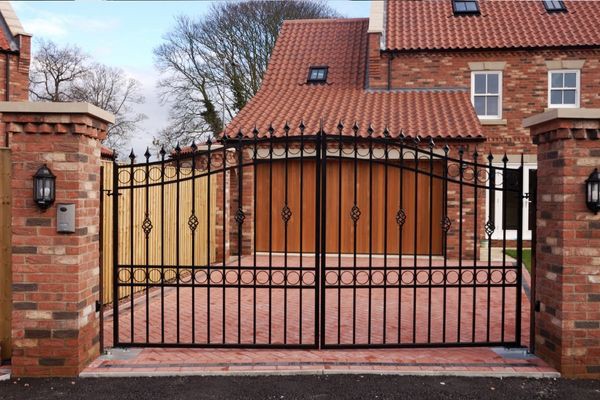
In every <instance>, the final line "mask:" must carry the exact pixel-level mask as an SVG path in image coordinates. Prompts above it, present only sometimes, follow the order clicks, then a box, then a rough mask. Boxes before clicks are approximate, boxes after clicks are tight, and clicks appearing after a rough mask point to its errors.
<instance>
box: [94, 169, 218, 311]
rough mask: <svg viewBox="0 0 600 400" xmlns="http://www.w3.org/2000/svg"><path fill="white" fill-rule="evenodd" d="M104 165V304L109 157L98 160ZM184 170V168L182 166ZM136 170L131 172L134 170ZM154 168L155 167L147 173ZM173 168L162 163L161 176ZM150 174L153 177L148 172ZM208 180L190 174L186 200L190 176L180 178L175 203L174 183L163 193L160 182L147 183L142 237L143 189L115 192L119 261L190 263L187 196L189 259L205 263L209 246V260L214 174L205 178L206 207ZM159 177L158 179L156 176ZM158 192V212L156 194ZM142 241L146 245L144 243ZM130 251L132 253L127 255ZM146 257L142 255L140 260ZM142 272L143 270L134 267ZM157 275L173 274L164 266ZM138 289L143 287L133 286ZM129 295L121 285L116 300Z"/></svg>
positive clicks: (108, 278) (108, 285) (108, 291)
mask: <svg viewBox="0 0 600 400" xmlns="http://www.w3.org/2000/svg"><path fill="white" fill-rule="evenodd" d="M102 165H103V168H104V177H103V185H104V190H105V193H103V194H102V196H103V206H102V219H103V221H102V224H103V226H102V229H103V230H102V255H103V256H102V259H103V263H102V264H103V265H102V271H103V274H102V283H103V285H102V293H103V301H104V304H109V303H112V300H113V250H114V247H113V246H114V243H113V201H114V197H113V196H108V195H107V192H106V191H107V190H112V188H113V163H112V162H110V161H103V162H102ZM138 169H139V170H140V173H144V172H143V171H141V170H143V169H144V167H138ZM184 170H185V168H181V173H182V174H183V175H189V171H187V172H186V171H184ZM188 170H189V168H188ZM136 173H137V171H134V175H135V174H136ZM150 173H151V176H152V174H154V173H160V171H158V169H154V170H153V171H151V172H150ZM175 175H176V172H175V167H171V166H168V167H165V176H171V177H173V176H175ZM154 178H156V177H154ZM208 179H209V178H206V177H202V178H196V179H195V188H194V192H195V196H194V197H195V198H194V199H192V197H193V196H192V181H191V180H186V181H183V182H180V183H179V203H177V185H176V184H175V183H174V181H173V183H168V182H167V184H166V185H165V186H164V194H163V192H162V190H161V188H162V187H161V186H160V185H159V186H152V187H150V188H149V189H148V198H149V201H148V204H149V205H148V214H149V218H150V220H151V221H152V229H151V231H150V234H149V237H148V241H147V242H146V238H145V235H144V230H143V229H142V224H143V223H144V219H145V217H146V215H145V213H146V207H145V204H146V203H145V202H146V189H145V188H143V187H141V188H135V189H133V190H130V189H125V190H122V191H120V196H119V232H118V237H119V244H118V257H119V264H121V265H131V264H133V265H148V266H153V265H154V266H160V265H176V259H177V255H178V256H179V265H182V266H183V265H185V266H191V265H192V233H191V230H190V228H189V226H188V216H189V215H190V212H191V209H192V201H194V202H195V208H196V210H197V211H196V215H197V218H198V226H197V228H196V231H195V237H194V252H193V253H194V262H193V264H194V265H195V266H199V265H206V264H208V262H209V261H208V260H207V254H208V246H210V248H211V251H210V254H211V260H210V262H213V261H215V257H214V255H215V253H216V252H215V250H214V249H215V236H216V235H215V220H216V218H215V212H216V208H215V204H216V190H214V188H215V187H216V178H215V177H214V176H213V177H211V178H210V179H211V193H210V196H211V201H210V204H211V210H207V204H208V195H209V194H208ZM158 180H160V178H159V179H158ZM132 192H133V225H132V223H131V221H132V219H131V212H132V207H131V196H132ZM163 195H164V214H163V207H162V206H163V204H162V203H161V199H162V198H163ZM177 207H179V213H180V215H181V216H182V217H181V218H180V221H179V225H177V219H176V217H175V215H176V212H177ZM208 213H210V215H211V218H210V220H211V224H210V225H211V226H210V227H208V226H207V221H208V218H207V217H208V215H207V214H208ZM132 228H133V242H132V240H131V234H132V232H131V229H132ZM209 230H210V243H208V241H207V235H208V232H209ZM178 231H179V246H178V247H177V245H176V241H175V237H176V235H177V232H178ZM146 243H148V246H146ZM132 253H133V254H132ZM146 258H147V259H146ZM139 272H140V273H141V275H143V271H139ZM163 272H164V274H163V276H174V274H172V273H168V272H169V270H164V271H163ZM152 273H153V274H156V275H157V276H153V275H151V276H150V278H151V281H152V282H157V281H159V280H160V272H158V271H157V270H154V272H152ZM134 279H135V281H136V282H144V278H143V276H135V277H134ZM137 290H138V291H141V290H144V288H143V287H139V288H138V289H137ZM129 295H130V290H129V288H127V287H124V288H121V289H120V291H119V298H120V299H122V298H124V297H127V296H129Z"/></svg>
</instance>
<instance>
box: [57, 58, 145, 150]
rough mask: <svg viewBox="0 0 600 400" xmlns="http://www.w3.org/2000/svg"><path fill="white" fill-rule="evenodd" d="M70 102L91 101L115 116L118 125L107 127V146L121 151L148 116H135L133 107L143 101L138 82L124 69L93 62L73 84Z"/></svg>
mask: <svg viewBox="0 0 600 400" xmlns="http://www.w3.org/2000/svg"><path fill="white" fill-rule="evenodd" d="M69 98H70V100H71V101H81V102H88V103H91V104H93V105H95V106H98V107H100V108H102V109H103V110H106V111H109V112H111V113H113V114H114V115H115V123H114V124H112V125H110V126H109V127H108V132H107V137H106V140H105V141H104V145H105V146H108V147H111V148H113V149H122V148H123V147H124V146H125V145H126V144H127V143H128V142H129V139H131V135H132V134H133V133H134V132H135V131H136V130H137V129H138V124H139V123H140V122H141V121H143V120H144V119H146V118H147V117H146V115H144V114H141V113H136V112H135V110H134V109H133V105H134V104H141V103H143V102H144V96H142V95H141V85H140V83H139V81H137V80H136V79H133V78H129V77H127V76H126V74H125V72H124V71H123V70H122V69H119V68H114V67H109V66H107V65H104V64H100V63H94V64H91V65H90V67H89V72H88V73H87V74H86V75H85V76H84V77H83V78H82V79H78V80H77V81H75V82H74V83H73V85H72V86H71V89H70V92H69Z"/></svg>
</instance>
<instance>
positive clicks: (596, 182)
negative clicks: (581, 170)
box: [585, 168, 600, 214]
mask: <svg viewBox="0 0 600 400" xmlns="http://www.w3.org/2000/svg"><path fill="white" fill-rule="evenodd" d="M585 201H586V204H587V208H588V209H589V210H590V211H592V212H594V213H595V214H598V211H600V173H599V172H598V168H596V169H595V170H594V172H592V173H591V174H590V177H589V178H587V180H586V181H585Z"/></svg>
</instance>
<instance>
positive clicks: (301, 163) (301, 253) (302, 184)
mask: <svg viewBox="0 0 600 400" xmlns="http://www.w3.org/2000/svg"><path fill="white" fill-rule="evenodd" d="M299 128H300V202H299V204H300V224H299V225H300V227H299V229H300V243H299V246H300V263H299V264H300V265H299V269H300V280H299V284H300V294H299V297H300V299H299V301H300V306H299V308H298V319H299V321H298V337H299V341H298V342H299V344H302V323H303V318H302V317H303V315H304V314H303V312H302V309H303V304H304V303H303V300H304V299H303V296H304V294H303V292H304V288H303V285H304V267H303V266H304V260H303V259H304V255H303V248H302V247H303V246H304V242H303V240H302V234H303V228H304V222H303V219H304V128H305V127H304V124H303V123H302V122H300V127H299ZM315 344H316V343H315Z"/></svg>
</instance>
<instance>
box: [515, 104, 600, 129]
mask: <svg viewBox="0 0 600 400" xmlns="http://www.w3.org/2000/svg"><path fill="white" fill-rule="evenodd" d="M555 119H600V108H551V109H548V110H547V111H545V112H543V113H541V114H535V115H532V116H531V117H527V118H525V119H524V120H523V127H524V128H530V127H532V126H534V125H539V124H542V123H544V122H548V121H552V120H555Z"/></svg>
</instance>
